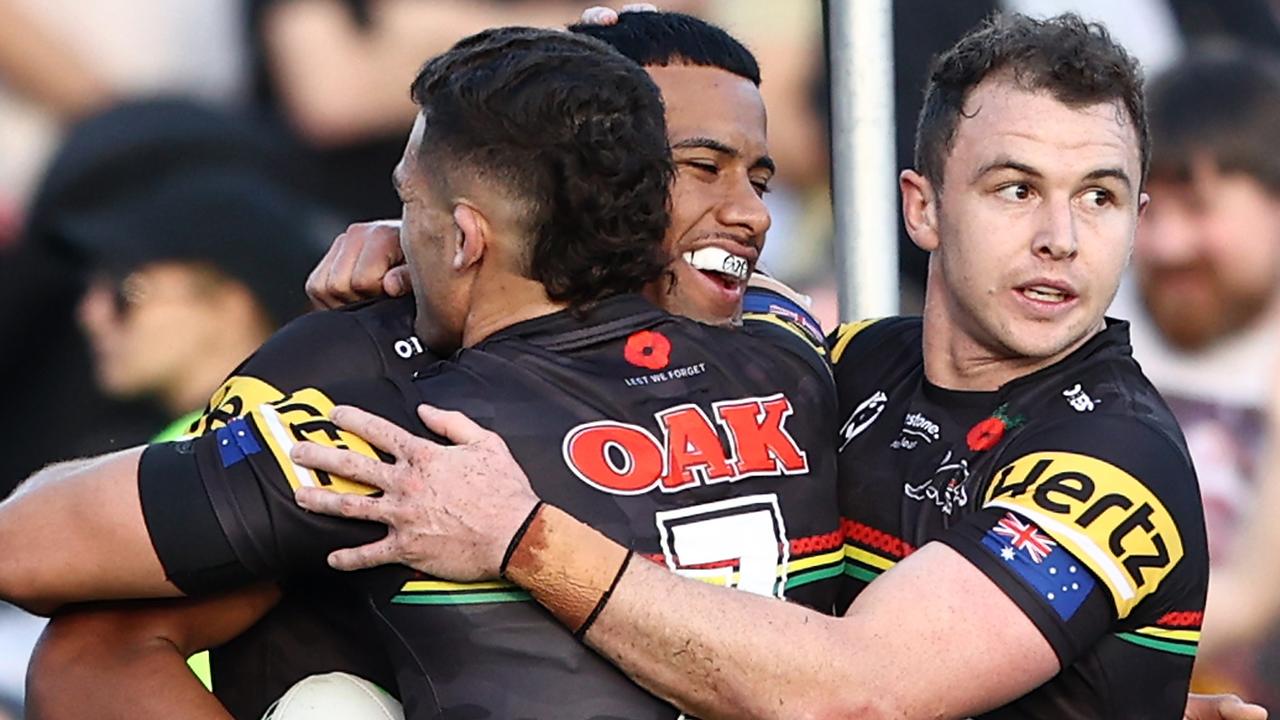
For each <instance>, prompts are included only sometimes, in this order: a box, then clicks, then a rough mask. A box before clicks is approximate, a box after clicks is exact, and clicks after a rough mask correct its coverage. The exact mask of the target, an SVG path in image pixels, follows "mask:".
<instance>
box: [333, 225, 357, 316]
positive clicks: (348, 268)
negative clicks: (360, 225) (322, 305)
mask: <svg viewBox="0 0 1280 720" xmlns="http://www.w3.org/2000/svg"><path fill="white" fill-rule="evenodd" d="M350 229H351V228H348V230H350ZM339 242H341V245H339V244H338V243H339ZM363 246H364V244H363V243H360V242H357V241H356V240H354V239H353V238H352V236H351V235H349V234H347V233H343V234H342V235H339V236H338V240H335V241H334V250H336V252H335V253H334V256H333V262H332V263H330V264H329V276H328V277H327V278H325V281H324V286H325V294H327V295H328V296H329V297H330V299H331V300H332V301H337V302H338V304H345V303H350V302H355V301H356V300H359V299H360V297H359V296H358V295H356V293H355V292H354V291H353V290H352V289H351V273H352V272H354V271H355V266H356V260H358V259H359V258H360V250H361V248H362V247H363Z"/></svg>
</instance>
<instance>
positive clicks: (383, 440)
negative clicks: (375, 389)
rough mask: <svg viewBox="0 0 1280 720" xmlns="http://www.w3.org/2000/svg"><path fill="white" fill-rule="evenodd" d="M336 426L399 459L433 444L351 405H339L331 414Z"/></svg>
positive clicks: (330, 416)
mask: <svg viewBox="0 0 1280 720" xmlns="http://www.w3.org/2000/svg"><path fill="white" fill-rule="evenodd" d="M329 419H330V420H332V421H333V424H334V425H337V426H338V427H340V428H342V429H343V430H346V431H348V432H352V433H355V434H356V435H359V436H360V437H361V438H364V440H365V441H366V442H368V443H370V444H371V445H373V446H374V447H376V448H378V449H379V450H384V451H386V452H389V453H391V454H392V455H395V456H396V458H397V459H400V458H404V457H407V456H408V455H410V454H411V453H412V452H413V451H414V450H415V449H416V450H422V449H424V448H425V447H429V446H430V445H432V444H433V443H431V441H429V440H425V439H423V438H419V437H418V436H416V435H413V434H412V433H410V432H408V431H407V430H405V429H404V428H402V427H400V426H399V425H396V424H395V423H393V422H391V421H390V420H387V419H386V418H383V417H380V416H378V415H374V414H373V413H371V412H368V411H365V410H361V409H360V408H358V407H352V406H351V405H339V406H337V407H335V408H334V409H333V412H331V413H329Z"/></svg>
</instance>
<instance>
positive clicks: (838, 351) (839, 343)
mask: <svg viewBox="0 0 1280 720" xmlns="http://www.w3.org/2000/svg"><path fill="white" fill-rule="evenodd" d="M879 319H880V318H871V319H869V320H859V321H858V322H852V323H841V324H840V327H838V328H836V344H835V345H833V346H832V348H831V362H832V363H833V364H834V363H838V362H840V356H841V355H844V351H845V348H847V347H849V342H850V341H851V340H853V338H854V336H855V335H857V334H858V333H860V332H862V331H863V330H866V329H867V328H868V327H871V325H872V324H873V323H875V322H876V321H877V320H879Z"/></svg>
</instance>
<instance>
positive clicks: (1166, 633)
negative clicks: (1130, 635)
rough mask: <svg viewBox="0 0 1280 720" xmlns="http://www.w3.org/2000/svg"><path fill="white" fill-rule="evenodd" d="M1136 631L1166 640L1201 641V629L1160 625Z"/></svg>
mask: <svg viewBox="0 0 1280 720" xmlns="http://www.w3.org/2000/svg"><path fill="white" fill-rule="evenodd" d="M1134 632H1136V633H1139V634H1141V635H1150V636H1151V637H1158V638H1164V639H1165V640H1182V641H1184V642H1194V643H1198V642H1200V631H1199V630H1166V629H1164V628H1158V627H1143V628H1138V629H1137V630H1135V631H1134Z"/></svg>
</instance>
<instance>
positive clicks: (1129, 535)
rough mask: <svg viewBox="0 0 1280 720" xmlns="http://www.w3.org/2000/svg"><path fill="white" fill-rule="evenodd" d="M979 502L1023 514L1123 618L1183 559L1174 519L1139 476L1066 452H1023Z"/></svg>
mask: <svg viewBox="0 0 1280 720" xmlns="http://www.w3.org/2000/svg"><path fill="white" fill-rule="evenodd" d="M984 505H986V506H988V507H990V506H995V507H1002V508H1005V509H1008V510H1013V511H1015V512H1017V513H1020V514H1022V515H1024V516H1026V517H1027V518H1028V519H1030V520H1031V521H1033V522H1035V523H1036V524H1037V525H1039V526H1040V528H1041V529H1042V530H1044V531H1045V532H1046V533H1048V534H1049V535H1051V536H1052V537H1053V539H1054V540H1056V541H1057V542H1058V543H1059V544H1061V545H1062V546H1063V547H1064V548H1066V549H1067V550H1068V551H1070V552H1071V554H1072V555H1074V556H1075V557H1077V558H1079V559H1080V561H1081V562H1083V563H1084V564H1086V565H1088V566H1089V568H1090V569H1091V570H1093V572H1094V574H1095V575H1097V576H1098V577H1099V578H1100V579H1101V580H1102V583H1103V585H1105V586H1106V587H1107V589H1108V590H1109V591H1110V592H1111V599H1112V600H1113V601H1114V602H1115V606H1116V610H1117V611H1118V612H1119V615H1120V617H1122V618H1123V617H1126V616H1128V615H1129V613H1130V612H1131V611H1132V610H1133V608H1134V606H1135V605H1137V604H1138V602H1140V601H1141V600H1142V599H1143V598H1145V597H1146V596H1148V595H1150V594H1151V593H1153V592H1155V590H1156V588H1157V587H1159V585H1160V582H1161V581H1162V580H1164V578H1165V577H1166V576H1168V574H1169V572H1170V571H1172V570H1173V568H1174V567H1175V566H1176V565H1177V564H1178V561H1180V560H1181V559H1182V538H1181V536H1180V535H1179V534H1178V526H1177V524H1176V523H1175V522H1174V520H1173V516H1172V515H1170V514H1169V511H1168V510H1166V509H1165V507H1164V505H1163V504H1161V502H1160V500H1159V499H1157V498H1156V496H1155V495H1153V494H1152V493H1151V491H1150V490H1148V489H1147V487H1146V486H1145V485H1143V484H1142V482H1141V481H1139V480H1138V479H1137V478H1135V477H1133V476H1132V475H1130V474H1128V473H1126V472H1125V471H1123V470H1121V469H1120V468H1118V467H1116V466H1115V465H1112V464H1111V463H1108V462H1105V461H1103V460H1099V459H1098V458H1095V457H1090V456H1088V455H1079V454H1076V453H1069V452H1038V453H1032V454H1030V455H1024V456H1023V457H1020V458H1018V459H1017V460H1015V461H1013V462H1012V463H1010V464H1008V465H1006V466H1005V467H1003V468H1001V470H1000V471H999V472H998V473H997V474H996V477H995V480H994V481H993V482H992V483H991V487H990V488H988V489H987V496H986V498H985V502H984Z"/></svg>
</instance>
